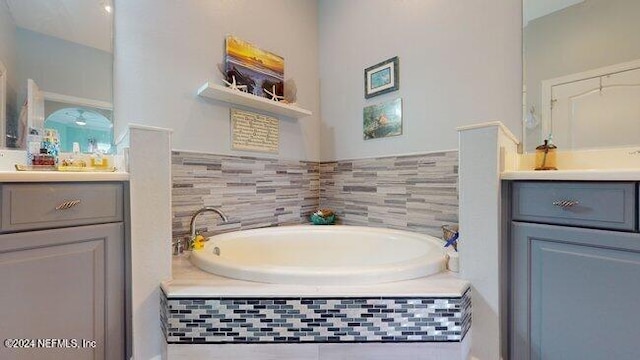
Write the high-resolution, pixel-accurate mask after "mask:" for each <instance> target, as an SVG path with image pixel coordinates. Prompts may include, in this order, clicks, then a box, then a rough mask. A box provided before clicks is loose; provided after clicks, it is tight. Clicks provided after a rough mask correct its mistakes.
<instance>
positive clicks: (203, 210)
mask: <svg viewBox="0 0 640 360" xmlns="http://www.w3.org/2000/svg"><path fill="white" fill-rule="evenodd" d="M206 212H213V213H216V214H218V215H219V216H220V218H221V219H222V221H223V222H228V221H229V218H228V217H227V215H226V214H225V213H224V212H223V211H222V210H220V209H217V208H214V207H210V206H206V207H203V208H201V209H200V210H198V211H196V212H195V213H194V214H193V215H192V216H191V222H190V223H189V232H190V233H191V239H193V238H194V237H195V236H196V226H195V225H196V219H197V218H198V216H199V215H200V214H203V213H206Z"/></svg>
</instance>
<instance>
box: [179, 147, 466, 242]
mask: <svg viewBox="0 0 640 360" xmlns="http://www.w3.org/2000/svg"><path fill="white" fill-rule="evenodd" d="M172 177H173V189H172V203H173V205H172V206H173V237H174V238H180V237H188V229H189V218H190V216H191V214H193V213H194V212H195V211H196V210H197V209H199V208H201V207H203V206H216V207H220V208H221V209H222V210H223V211H224V212H225V213H226V214H227V215H228V216H229V217H230V222H229V223H228V224H224V225H221V224H219V219H218V218H217V217H216V216H215V215H211V214H205V215H203V216H202V217H201V218H200V219H199V221H198V230H199V231H201V232H203V233H204V234H205V235H211V234H212V233H213V232H214V231H215V232H227V231H234V230H241V229H250V228H258V227H265V226H274V225H287V224H299V223H307V222H308V221H309V216H310V215H311V213H313V212H314V211H315V210H316V209H317V208H319V207H328V208H332V209H334V210H335V211H336V213H337V215H338V218H339V223H342V224H347V225H365V226H376V227H387V228H395V229H403V230H407V229H408V230H412V231H416V232H420V233H426V234H430V235H434V236H438V237H440V236H442V231H441V230H440V226H441V225H444V224H455V223H457V222H458V184H457V181H458V152H457V151H447V152H438V153H429V154H422V155H407V156H390V157H380V158H372V159H361V160H341V161H336V162H323V163H317V162H305V161H291V160H279V159H270V158H258V157H247V156H226V155H214V154H204V153H192V152H178V151H175V152H173V157H172ZM216 224H217V225H216Z"/></svg>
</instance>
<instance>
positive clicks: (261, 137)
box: [231, 109, 280, 154]
mask: <svg viewBox="0 0 640 360" xmlns="http://www.w3.org/2000/svg"><path fill="white" fill-rule="evenodd" d="M279 146H280V123H279V122H278V119H276V118H274V117H272V116H267V115H262V114H256V113H252V112H249V111H244V110H238V109H231V149H233V150H244V151H256V152H265V153H272V154H277V153H278V148H279Z"/></svg>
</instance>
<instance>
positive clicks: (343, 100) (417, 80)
mask: <svg viewBox="0 0 640 360" xmlns="http://www.w3.org/2000/svg"><path fill="white" fill-rule="evenodd" d="M318 4H319V19H320V20H319V28H320V30H319V34H320V50H319V54H320V76H321V80H322V86H321V99H322V104H321V106H322V133H321V139H322V160H326V161H330V160H336V159H354V158H361V157H371V156H386V155H396V154H407V153H416V152H426V151H440V150H449V149H456V148H457V147H458V135H457V133H456V130H455V128H456V127H457V126H460V125H466V124H471V123H477V122H484V121H490V120H500V121H502V122H504V123H505V124H506V125H507V126H508V127H509V128H510V129H511V130H512V131H513V132H514V133H515V134H520V132H521V131H520V130H521V124H520V118H521V115H520V114H521V107H520V104H521V102H522V98H521V91H522V86H521V55H522V54H521V49H520V41H521V39H520V37H521V35H520V34H521V26H522V25H521V20H520V19H521V16H520V13H521V4H520V1H514V0H492V1H478V0H476V1H443V0H420V1H418V0H409V1H389V0H350V1H344V0H319V1H318ZM396 55H397V56H399V58H400V90H399V91H397V92H394V93H390V94H385V95H381V96H378V97H374V98H371V99H369V100H365V99H364V94H363V93H364V90H363V87H364V84H363V77H364V75H363V73H364V69H365V68H366V67H368V66H371V65H374V64H376V63H378V62H380V61H382V60H386V59H388V58H390V57H393V56H396ZM396 97H402V98H403V99H404V102H403V107H404V109H403V122H404V132H403V135H402V136H397V137H395V138H387V139H383V140H368V141H364V140H363V136H362V108H363V107H364V106H365V105H370V104H375V103H378V102H381V101H384V100H389V99H393V98H396Z"/></svg>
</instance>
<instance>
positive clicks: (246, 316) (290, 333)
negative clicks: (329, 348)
mask: <svg viewBox="0 0 640 360" xmlns="http://www.w3.org/2000/svg"><path fill="white" fill-rule="evenodd" d="M470 293H471V292H470V290H468V289H467V290H466V291H465V292H464V294H463V295H462V296H460V297H447V298H432V297H411V298H406V297H402V298H400V297H380V298H245V299H243V298H198V299H181V298H169V299H167V298H166V295H165V294H164V292H163V293H162V298H161V308H162V312H163V313H162V327H163V332H164V334H165V337H166V339H167V342H168V343H274V342H275V343H282V342H286V343H308V342H312V343H324V342H413V341H415V342H441V341H461V340H462V339H463V338H464V336H465V334H466V333H467V330H469V327H470V326H471V298H470Z"/></svg>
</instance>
